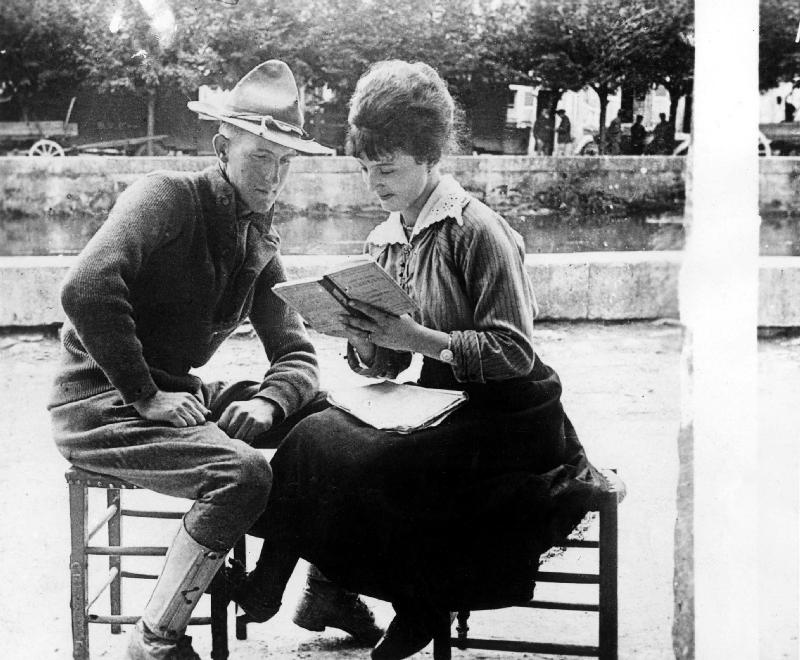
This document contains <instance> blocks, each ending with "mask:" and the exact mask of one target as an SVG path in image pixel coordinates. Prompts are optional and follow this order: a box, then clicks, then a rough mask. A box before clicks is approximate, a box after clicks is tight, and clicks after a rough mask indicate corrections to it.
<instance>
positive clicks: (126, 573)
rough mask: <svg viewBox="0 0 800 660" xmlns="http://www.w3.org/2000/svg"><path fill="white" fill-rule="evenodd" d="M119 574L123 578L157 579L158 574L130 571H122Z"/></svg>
mask: <svg viewBox="0 0 800 660" xmlns="http://www.w3.org/2000/svg"><path fill="white" fill-rule="evenodd" d="M119 576H120V577H124V578H136V579H137V580H158V575H152V574H151V573H133V572H132V571H122V573H120V574H119Z"/></svg>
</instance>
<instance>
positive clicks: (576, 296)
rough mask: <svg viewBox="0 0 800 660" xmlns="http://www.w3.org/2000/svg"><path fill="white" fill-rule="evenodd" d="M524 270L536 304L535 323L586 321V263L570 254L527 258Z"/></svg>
mask: <svg viewBox="0 0 800 660" xmlns="http://www.w3.org/2000/svg"><path fill="white" fill-rule="evenodd" d="M525 266H526V268H527V270H528V275H529V276H530V278H531V281H532V282H533V290H534V292H535V293H536V301H537V303H538V304H539V315H538V317H537V318H538V319H539V320H546V319H552V320H556V319H585V318H587V317H588V314H589V298H588V293H589V263H588V262H587V261H585V260H583V259H580V258H576V255H574V254H535V255H530V254H529V255H528V257H527V259H526V260H525Z"/></svg>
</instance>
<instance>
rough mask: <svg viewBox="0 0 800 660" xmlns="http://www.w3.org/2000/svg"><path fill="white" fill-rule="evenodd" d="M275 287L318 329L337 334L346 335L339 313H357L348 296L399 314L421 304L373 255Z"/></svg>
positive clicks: (283, 298)
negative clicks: (416, 301) (349, 304)
mask: <svg viewBox="0 0 800 660" xmlns="http://www.w3.org/2000/svg"><path fill="white" fill-rule="evenodd" d="M272 291H273V292H274V293H275V295H276V296H278V297H279V298H280V299H281V300H283V301H284V302H286V304H287V305H289V306H290V307H292V308H294V309H295V310H297V311H298V312H299V313H300V316H302V317H303V318H304V319H305V321H306V323H308V324H309V325H310V326H311V327H312V328H314V330H316V331H317V332H321V333H323V334H326V335H333V336H335V337H344V336H346V335H345V326H344V325H343V324H342V323H341V322H340V321H339V318H338V315H339V314H341V313H342V312H349V313H350V314H352V315H356V314H357V312H355V311H354V310H351V309H349V308H348V307H347V301H348V300H358V301H360V302H365V303H369V304H370V305H375V307H379V308H380V309H382V310H383V311H384V312H387V313H389V314H394V315H395V316H400V315H402V314H410V313H412V312H414V311H415V310H416V308H417V306H416V304H415V303H414V301H413V300H412V299H411V297H410V296H409V295H408V294H407V293H406V292H405V291H403V289H402V288H400V285H399V284H397V282H395V281H394V280H393V279H392V278H391V276H390V275H389V273H387V272H386V271H385V270H383V268H381V267H380V266H379V265H378V264H377V263H376V262H375V261H373V260H372V259H371V258H369V257H364V258H360V259H355V260H353V261H351V262H348V263H347V264H345V265H343V266H340V267H339V268H336V269H335V270H332V271H330V272H328V273H325V275H323V276H322V277H307V278H303V279H299V280H292V281H291V282H281V283H280V284H276V285H275V286H274V287H272Z"/></svg>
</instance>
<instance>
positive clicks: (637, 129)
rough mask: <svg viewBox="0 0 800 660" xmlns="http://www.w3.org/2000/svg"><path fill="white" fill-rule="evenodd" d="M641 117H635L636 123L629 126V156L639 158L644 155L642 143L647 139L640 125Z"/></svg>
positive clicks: (645, 131) (645, 132)
mask: <svg viewBox="0 0 800 660" xmlns="http://www.w3.org/2000/svg"><path fill="white" fill-rule="evenodd" d="M643 119H644V117H643V116H642V115H636V121H635V122H633V126H631V154H633V155H634V156H641V155H642V154H643V153H644V143H645V139H646V138H647V130H646V129H645V127H644V126H643V125H642V120H643Z"/></svg>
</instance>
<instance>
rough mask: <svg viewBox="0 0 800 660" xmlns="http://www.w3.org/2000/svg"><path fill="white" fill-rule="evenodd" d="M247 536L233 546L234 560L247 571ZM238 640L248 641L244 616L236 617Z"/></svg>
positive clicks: (243, 536)
mask: <svg viewBox="0 0 800 660" xmlns="http://www.w3.org/2000/svg"><path fill="white" fill-rule="evenodd" d="M246 538H247V537H246V536H245V535H242V538H240V539H239V540H238V541H236V545H234V546H233V558H234V559H235V560H236V561H238V562H240V563H241V564H242V566H244V567H245V570H246V569H247V540H246ZM236 639H240V640H243V639H247V617H244V616H237V617H236Z"/></svg>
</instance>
